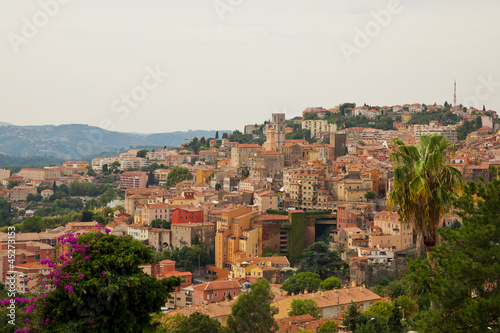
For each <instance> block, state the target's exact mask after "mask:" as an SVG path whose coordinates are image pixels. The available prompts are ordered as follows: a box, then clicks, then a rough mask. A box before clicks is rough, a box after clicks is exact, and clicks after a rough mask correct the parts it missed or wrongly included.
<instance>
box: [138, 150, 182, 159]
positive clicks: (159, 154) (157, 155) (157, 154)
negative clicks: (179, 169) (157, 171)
mask: <svg viewBox="0 0 500 333" xmlns="http://www.w3.org/2000/svg"><path fill="white" fill-rule="evenodd" d="M178 153H179V151H178V150H177V149H167V148H165V149H158V150H156V151H152V152H151V151H150V152H147V153H146V158H147V159H148V160H154V161H162V160H164V159H165V158H166V157H167V156H170V155H177V154H178Z"/></svg>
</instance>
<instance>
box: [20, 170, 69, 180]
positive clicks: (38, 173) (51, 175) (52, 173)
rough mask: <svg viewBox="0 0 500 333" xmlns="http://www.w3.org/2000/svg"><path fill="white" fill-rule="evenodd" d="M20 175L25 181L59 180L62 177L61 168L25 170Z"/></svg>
mask: <svg viewBox="0 0 500 333" xmlns="http://www.w3.org/2000/svg"><path fill="white" fill-rule="evenodd" d="M19 175H20V176H21V177H23V179H24V180H47V179H59V178H61V176H62V173H61V168H50V169H35V168H23V169H21V171H19Z"/></svg>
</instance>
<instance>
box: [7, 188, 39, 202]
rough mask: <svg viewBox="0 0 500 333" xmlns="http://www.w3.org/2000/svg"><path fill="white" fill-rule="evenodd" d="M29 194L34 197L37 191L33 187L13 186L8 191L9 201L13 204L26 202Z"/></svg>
mask: <svg viewBox="0 0 500 333" xmlns="http://www.w3.org/2000/svg"><path fill="white" fill-rule="evenodd" d="M29 194H33V195H36V194H37V190H36V187H34V186H14V187H13V188H12V190H11V191H10V199H11V200H12V201H14V202H19V201H26V198H27V197H28V195H29Z"/></svg>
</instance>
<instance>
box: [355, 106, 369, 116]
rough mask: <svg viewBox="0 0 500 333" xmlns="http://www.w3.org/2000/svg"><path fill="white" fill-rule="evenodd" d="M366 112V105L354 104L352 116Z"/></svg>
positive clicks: (362, 114)
mask: <svg viewBox="0 0 500 333" xmlns="http://www.w3.org/2000/svg"><path fill="white" fill-rule="evenodd" d="M367 113H368V107H367V106H356V107H355V108H354V116H366V115H367Z"/></svg>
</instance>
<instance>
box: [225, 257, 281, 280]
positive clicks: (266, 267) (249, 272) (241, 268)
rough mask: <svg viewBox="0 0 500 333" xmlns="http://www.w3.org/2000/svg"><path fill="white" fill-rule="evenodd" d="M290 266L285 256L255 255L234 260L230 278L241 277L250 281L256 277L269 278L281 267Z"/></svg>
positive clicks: (256, 278) (277, 272)
mask: <svg viewBox="0 0 500 333" xmlns="http://www.w3.org/2000/svg"><path fill="white" fill-rule="evenodd" d="M286 268H290V262H289V261H288V259H287V257H285V256H283V257H257V258H243V259H239V260H236V263H235V264H234V265H232V267H231V275H230V276H231V277H232V278H243V279H247V280H249V281H250V282H254V281H257V280H258V279H262V278H264V279H266V280H271V279H272V277H273V275H275V274H276V275H277V274H279V272H280V271H281V270H282V269H286Z"/></svg>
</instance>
